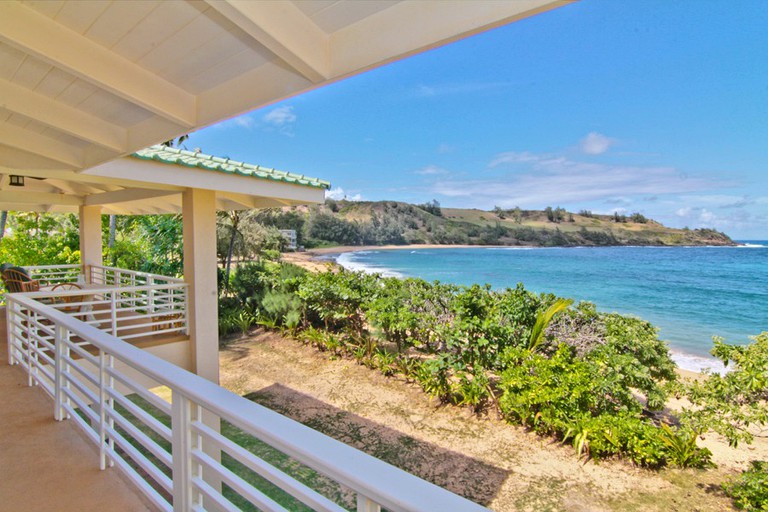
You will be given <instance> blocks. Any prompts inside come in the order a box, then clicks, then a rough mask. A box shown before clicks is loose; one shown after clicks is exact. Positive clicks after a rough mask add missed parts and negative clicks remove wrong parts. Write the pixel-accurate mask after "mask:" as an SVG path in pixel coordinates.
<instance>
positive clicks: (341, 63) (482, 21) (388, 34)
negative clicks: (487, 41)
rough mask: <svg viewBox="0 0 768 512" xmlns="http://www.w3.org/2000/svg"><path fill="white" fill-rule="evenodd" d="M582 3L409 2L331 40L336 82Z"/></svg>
mask: <svg viewBox="0 0 768 512" xmlns="http://www.w3.org/2000/svg"><path fill="white" fill-rule="evenodd" d="M575 1H576V0H514V1H498V0H472V1H467V0H441V1H424V0H405V1H403V2H399V3H396V4H395V5H393V6H391V7H389V8H387V9H384V10H382V11H380V12H378V13H377V14H375V15H373V16H369V17H367V18H364V19H362V20H360V21H358V22H357V23H353V24H351V25H348V26H346V27H344V28H342V29H340V30H338V31H337V32H334V33H333V34H331V38H330V55H331V65H330V76H331V77H332V78H341V77H346V76H350V75H354V74H358V73H361V72H363V71H366V70H368V69H371V68H374V67H377V66H380V65H383V64H386V63H388V62H392V61H395V60H399V59H403V58H405V57H408V56H410V55H414V54H417V53H420V52H423V51H426V50H429V49H432V48H436V47H438V46H442V45H445V44H448V43H450V42H453V41H457V40H459V39H462V38H465V37H468V36H471V35H473V34H477V33H480V32H483V31H486V30H489V29H492V28H495V27H499V26H502V25H506V24H507V23H511V22H513V21H517V20H520V19H523V18H528V17H530V16H533V15H535V14H539V13H542V12H545V11H548V10H551V9H555V8H557V7H562V6H564V5H567V4H569V3H573V2H575Z"/></svg>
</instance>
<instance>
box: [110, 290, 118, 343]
mask: <svg viewBox="0 0 768 512" xmlns="http://www.w3.org/2000/svg"><path fill="white" fill-rule="evenodd" d="M118 293H119V292H117V291H111V292H110V293H109V296H110V318H111V319H112V336H117V294H118Z"/></svg>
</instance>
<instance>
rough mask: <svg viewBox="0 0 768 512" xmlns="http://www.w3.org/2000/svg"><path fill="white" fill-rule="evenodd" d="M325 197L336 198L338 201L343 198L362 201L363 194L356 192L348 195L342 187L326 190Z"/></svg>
mask: <svg viewBox="0 0 768 512" xmlns="http://www.w3.org/2000/svg"><path fill="white" fill-rule="evenodd" d="M325 198H326V199H335V200H337V201H339V200H341V199H346V200H347V201H362V200H363V196H361V195H360V194H354V195H351V196H349V195H347V193H346V192H345V191H344V189H343V188H341V187H336V188H332V189H331V190H326V191H325Z"/></svg>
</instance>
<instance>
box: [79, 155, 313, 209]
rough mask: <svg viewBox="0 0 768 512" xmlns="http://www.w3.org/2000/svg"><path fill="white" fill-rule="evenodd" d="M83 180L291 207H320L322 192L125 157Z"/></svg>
mask: <svg viewBox="0 0 768 512" xmlns="http://www.w3.org/2000/svg"><path fill="white" fill-rule="evenodd" d="M81 174H82V175H86V176H102V177H111V178H126V179H133V180H136V181H144V182H147V181H149V182H154V183H160V184H166V185H176V186H184V185H185V184H186V186H187V187H189V188H196V189H204V190H214V191H217V192H232V193H235V194H248V195H253V196H263V197H269V198H272V199H285V200H288V201H291V202H292V203H293V204H300V203H304V204H306V203H322V202H323V201H324V200H325V190H323V189H321V188H316V187H308V186H303V185H294V184H291V183H282V182H279V181H272V180H267V179H259V178H254V177H250V176H237V175H229V174H228V175H222V173H220V172H216V171H209V170H205V169H194V168H190V167H183V166H179V165H169V164H166V163H160V162H154V161H148V160H139V159H136V158H131V157H126V158H120V159H117V160H114V161H112V162H107V163H106V164H102V165H99V166H97V167H93V168H91V169H87V170H86V171H84V172H82V173H81Z"/></svg>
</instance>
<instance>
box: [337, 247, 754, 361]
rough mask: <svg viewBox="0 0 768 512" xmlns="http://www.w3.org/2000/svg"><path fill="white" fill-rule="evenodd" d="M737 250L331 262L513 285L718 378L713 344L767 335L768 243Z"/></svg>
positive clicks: (359, 255)
mask: <svg viewBox="0 0 768 512" xmlns="http://www.w3.org/2000/svg"><path fill="white" fill-rule="evenodd" d="M738 243H740V244H741V245H739V246H736V247H688V246H686V247H633V246H621V247H472V248H447V247H446V248H438V249H410V248H408V247H403V248H398V249H371V250H365V251H357V252H345V253H340V254H334V255H330V256H329V257H332V258H334V259H335V260H336V261H337V262H338V263H339V264H340V265H341V266H343V267H345V268H347V269H350V270H357V271H363V272H368V273H379V274H381V275H384V276H393V277H418V278H422V279H426V280H428V281H434V280H438V281H441V282H445V283H453V284H459V285H471V284H474V283H478V284H486V283H487V284H490V285H491V286H492V287H493V288H496V289H503V288H507V287H514V286H516V284H517V283H518V282H521V283H523V285H524V286H525V287H526V289H529V290H531V291H534V292H536V293H554V294H556V295H558V296H562V297H568V298H572V299H575V300H576V301H577V302H578V301H581V300H585V301H589V302H593V303H594V304H595V305H596V306H597V308H598V310H600V311H604V312H617V313H621V314H628V315H632V316H636V317H639V318H642V319H644V320H647V321H649V322H651V323H652V324H653V325H655V326H656V327H658V328H659V337H660V338H661V339H663V340H665V341H667V342H668V343H669V346H670V351H671V353H672V357H673V359H674V360H675V362H676V363H677V364H678V366H679V367H680V368H683V369H686V370H692V371H701V370H703V369H705V368H709V369H711V370H712V371H715V372H722V371H723V366H722V364H720V363H719V361H717V360H716V359H714V358H713V357H712V356H711V355H710V354H709V351H710V350H711V348H712V337H713V336H720V337H723V338H724V339H725V341H727V342H729V343H737V344H745V343H748V342H749V341H750V340H749V336H754V335H757V334H759V333H760V332H762V331H768V290H766V289H765V286H764V285H765V283H768V241H766V240H740V241H738Z"/></svg>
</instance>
